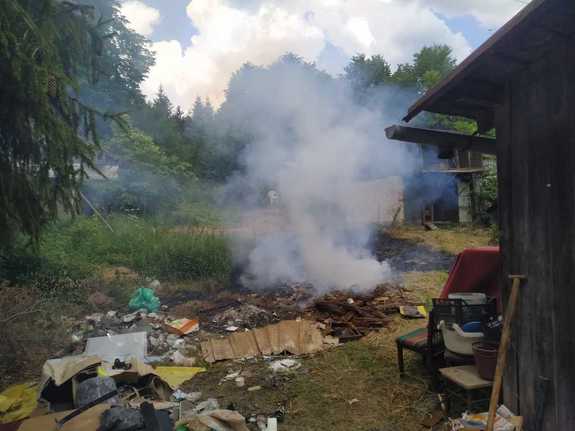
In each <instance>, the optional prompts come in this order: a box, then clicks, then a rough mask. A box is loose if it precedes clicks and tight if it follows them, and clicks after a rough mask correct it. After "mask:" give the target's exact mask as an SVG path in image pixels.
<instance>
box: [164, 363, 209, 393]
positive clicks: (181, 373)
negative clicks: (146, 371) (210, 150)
mask: <svg viewBox="0 0 575 431" xmlns="http://www.w3.org/2000/svg"><path fill="white" fill-rule="evenodd" d="M204 371H206V369H205V368H200V367H156V369H155V372H156V375H157V376H159V377H160V378H161V379H162V380H163V381H165V382H166V383H167V384H168V385H169V386H170V388H172V389H177V388H179V387H180V385H181V384H182V383H184V382H186V381H188V380H190V379H191V378H192V377H194V376H195V375H196V374H198V373H203V372H204Z"/></svg>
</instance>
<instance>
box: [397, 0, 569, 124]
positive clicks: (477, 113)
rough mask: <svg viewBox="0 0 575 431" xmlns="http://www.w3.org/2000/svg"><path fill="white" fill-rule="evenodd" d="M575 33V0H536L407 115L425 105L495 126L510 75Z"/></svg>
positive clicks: (409, 118) (427, 107) (407, 118)
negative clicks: (554, 43) (496, 115)
mask: <svg viewBox="0 0 575 431" xmlns="http://www.w3.org/2000/svg"><path fill="white" fill-rule="evenodd" d="M574 34H575V1H574V0H533V1H531V3H529V4H528V5H527V6H525V8H524V9H523V10H522V11H521V12H519V13H518V14H517V15H516V16H515V17H514V18H512V19H511V20H510V21H509V22H507V23H506V24H505V25H504V26H503V27H501V29H499V30H498V31H497V32H496V33H495V34H494V35H493V36H492V37H491V38H489V39H488V40H487V41H486V42H485V43H484V44H483V45H481V46H480V47H479V48H478V49H477V50H476V51H474V52H473V53H472V54H471V55H470V56H469V57H468V58H467V59H466V60H465V61H463V62H462V63H461V64H460V65H459V66H458V67H457V68H456V69H455V70H454V71H453V72H452V73H451V74H450V75H449V76H447V78H445V79H444V80H443V81H441V82H440V83H439V84H438V85H436V86H435V87H433V88H432V89H430V90H429V91H428V92H427V93H426V94H425V95H424V96H423V97H422V98H421V99H419V100H418V101H417V102H416V103H415V104H414V105H413V106H411V107H410V108H409V111H408V113H407V115H406V116H405V118H404V121H410V120H411V119H412V118H414V117H415V116H416V115H418V114H419V113H420V112H422V111H429V112H435V113H440V114H449V115H458V116H462V117H467V118H471V119H475V120H477V122H478V123H479V128H480V130H481V131H485V130H488V129H490V128H492V127H493V117H494V110H495V108H496V107H497V106H498V105H499V104H501V102H502V99H501V97H502V95H503V94H504V85H505V82H506V81H507V79H509V77H510V76H512V74H513V73H515V72H517V71H518V70H519V69H521V68H525V67H528V66H529V64H531V63H532V62H534V61H535V60H537V59H538V58H539V57H540V56H541V55H542V54H543V52H544V50H546V49H547V48H549V47H550V46H551V45H552V43H553V40H554V39H555V38H558V37H559V38H569V37H571V36H572V35H574Z"/></svg>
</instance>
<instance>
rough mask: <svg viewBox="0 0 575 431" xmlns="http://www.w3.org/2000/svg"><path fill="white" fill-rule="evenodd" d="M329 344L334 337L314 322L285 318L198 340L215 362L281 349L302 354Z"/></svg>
mask: <svg viewBox="0 0 575 431" xmlns="http://www.w3.org/2000/svg"><path fill="white" fill-rule="evenodd" d="M333 344H337V340H334V339H333V338H332V337H324V336H323V335H322V333H321V331H320V330H319V328H318V325H317V324H316V323H314V322H310V321H309V320H285V321H283V322H280V323H277V324H274V325H269V326H266V327H264V328H257V329H254V330H251V331H246V332H238V333H234V334H232V335H230V336H229V337H226V338H223V339H211V340H208V341H205V342H203V343H202V354H203V357H204V359H205V360H206V361H208V362H216V361H221V360H225V359H241V358H251V357H256V356H262V355H272V354H280V353H282V352H288V353H291V354H294V355H303V354H308V353H315V352H319V351H321V350H323V349H325V348H326V347H327V346H328V345H333Z"/></svg>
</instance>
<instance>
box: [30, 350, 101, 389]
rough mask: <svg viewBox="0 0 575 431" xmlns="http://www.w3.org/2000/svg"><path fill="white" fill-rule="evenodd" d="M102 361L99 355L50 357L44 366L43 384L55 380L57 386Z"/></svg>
mask: <svg viewBox="0 0 575 431" xmlns="http://www.w3.org/2000/svg"><path fill="white" fill-rule="evenodd" d="M101 362H102V359H100V358H99V357H98V356H80V355H79V356H66V357H65V358H58V359H50V360H48V361H46V362H45V363H44V366H43V367H42V384H41V386H44V385H45V384H46V382H48V381H49V380H54V383H55V384H56V386H60V385H62V384H63V383H65V382H67V381H68V380H70V379H71V378H72V377H74V376H75V375H77V374H78V373H80V372H81V371H83V370H85V369H86V368H90V367H92V366H94V365H97V364H99V363H101Z"/></svg>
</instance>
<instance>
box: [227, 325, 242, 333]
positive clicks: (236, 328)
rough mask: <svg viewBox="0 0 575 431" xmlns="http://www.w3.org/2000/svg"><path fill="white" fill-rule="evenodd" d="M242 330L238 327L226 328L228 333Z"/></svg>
mask: <svg viewBox="0 0 575 431" xmlns="http://www.w3.org/2000/svg"><path fill="white" fill-rule="evenodd" d="M239 329H240V328H239V327H237V326H228V327H226V331H228V332H236V331H237V330H239Z"/></svg>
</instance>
